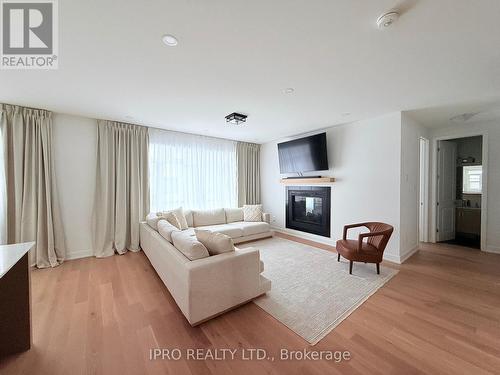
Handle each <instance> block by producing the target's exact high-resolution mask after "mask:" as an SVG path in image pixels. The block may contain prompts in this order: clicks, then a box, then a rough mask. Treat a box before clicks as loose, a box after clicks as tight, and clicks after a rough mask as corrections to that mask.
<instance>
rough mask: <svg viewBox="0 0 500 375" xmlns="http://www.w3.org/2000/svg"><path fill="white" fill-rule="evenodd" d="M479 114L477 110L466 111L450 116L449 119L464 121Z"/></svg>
mask: <svg viewBox="0 0 500 375" xmlns="http://www.w3.org/2000/svg"><path fill="white" fill-rule="evenodd" d="M477 114H479V112H468V113H462V114H461V115H457V116H453V117H452V118H450V121H453V122H466V121H469V120H470V119H471V118H473V117H474V116H475V115H477Z"/></svg>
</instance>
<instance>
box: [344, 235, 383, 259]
mask: <svg viewBox="0 0 500 375" xmlns="http://www.w3.org/2000/svg"><path fill="white" fill-rule="evenodd" d="M336 249H337V252H338V253H339V254H340V255H342V256H343V257H344V258H346V259H348V260H353V261H356V262H368V263H380V262H381V261H382V252H380V251H378V250H377V248H376V247H375V246H373V245H370V244H369V243H366V242H363V245H362V246H361V251H358V240H339V241H337V246H336Z"/></svg>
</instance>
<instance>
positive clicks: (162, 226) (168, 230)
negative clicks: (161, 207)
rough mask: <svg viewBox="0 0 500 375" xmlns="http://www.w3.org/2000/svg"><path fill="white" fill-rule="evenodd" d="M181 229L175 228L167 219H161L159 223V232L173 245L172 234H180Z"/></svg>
mask: <svg viewBox="0 0 500 375" xmlns="http://www.w3.org/2000/svg"><path fill="white" fill-rule="evenodd" d="M178 231H179V228H177V227H175V226H173V225H172V224H170V223H169V222H168V221H167V220H165V219H160V220H159V221H158V232H159V233H160V235H161V236H162V237H163V238H165V239H166V240H167V241H168V242H170V243H172V233H173V232H178Z"/></svg>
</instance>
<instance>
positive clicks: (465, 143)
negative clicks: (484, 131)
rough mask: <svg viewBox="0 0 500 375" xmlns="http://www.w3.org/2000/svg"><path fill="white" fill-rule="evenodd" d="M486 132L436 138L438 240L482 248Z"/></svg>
mask: <svg viewBox="0 0 500 375" xmlns="http://www.w3.org/2000/svg"><path fill="white" fill-rule="evenodd" d="M483 172H484V171H483V136H474V137H464V138H454V139H444V140H438V141H437V201H436V213H437V217H436V224H437V225H436V242H444V243H450V244H456V245H461V246H466V247H471V248H476V249H480V248H481V238H482V232H483V231H482V224H483V223H482V219H481V218H482V216H483V214H482V210H483V202H484V199H483V193H484V189H483V185H484V184H483V180H484V179H485V177H484V174H483Z"/></svg>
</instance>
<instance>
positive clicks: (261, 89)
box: [0, 0, 500, 142]
mask: <svg viewBox="0 0 500 375" xmlns="http://www.w3.org/2000/svg"><path fill="white" fill-rule="evenodd" d="M395 5H398V4H397V0H394V1H393V0H357V1H353V0H314V1H311V0H309V1H307V0H273V1H269V0H267V1H263V0H253V1H248V0H244V1H243V0H212V1H206V0H176V1H160V0H156V1H137V0H134V1H131V0H121V1H120V2H117V1H111V0H99V1H95V0H91V1H90V0H86V1H77V0H64V1H59V19H60V24H59V30H60V53H59V56H60V58H59V70H57V71H0V102H6V103H13V104H21V105H26V106H33V107H42V108H47V109H50V110H53V111H56V112H64V113H71V114H78V115H83V116H88V117H95V118H107V119H115V120H122V121H127V122H137V123H140V124H145V125H150V126H156V127H163V128H167V129H173V130H181V131H185V132H193V133H201V134H206V135H212V136H218V137H224V138H231V139H238V140H247V141H253V142H265V141H269V140H272V139H276V138H281V137H284V136H289V135H292V134H297V133H302V132H306V131H311V130H314V129H318V128H324V127H326V126H330V125H335V124H338V123H343V122H347V121H353V120H357V119H362V118H368V117H372V116H377V115H381V114H384V113H388V112H393V111H398V110H407V109H418V108H426V107H436V106H443V105H446V104H449V103H456V102H460V103H465V102H469V101H478V100H486V99H487V100H490V99H500V48H499V46H500V22H499V19H500V1H498V0H475V1H471V0H439V1H436V0H420V1H418V0H412V1H405V2H404V3H402V4H399V6H401V7H402V8H403V9H404V12H403V15H402V17H401V18H400V20H399V21H398V22H397V23H396V24H394V26H393V27H391V28H389V29H387V30H384V31H380V30H378V29H377V28H376V26H375V21H376V19H377V17H378V16H379V15H380V13H382V12H384V11H387V10H389V9H391V8H392V7H393V6H395ZM166 33H169V34H173V35H175V36H177V37H178V39H179V45H178V46H177V47H174V48H168V47H166V46H164V45H163V44H162V42H161V37H162V35H163V34H166ZM287 87H293V88H295V92H294V93H293V94H291V95H289V94H284V93H283V90H284V89H285V88H287ZM233 111H239V112H242V113H246V114H248V115H249V117H248V122H247V123H246V124H245V125H244V126H240V127H234V126H230V125H226V123H225V121H224V116H225V115H227V114H228V113H230V112H233ZM344 112H350V113H351V115H350V116H342V113H344ZM126 116H133V117H134V119H135V120H128V119H127V118H126Z"/></svg>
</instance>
